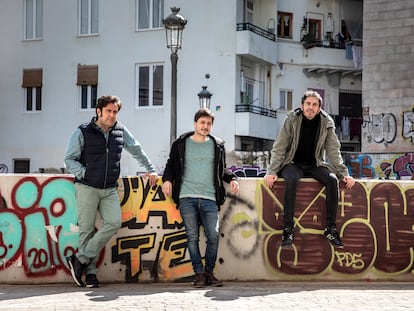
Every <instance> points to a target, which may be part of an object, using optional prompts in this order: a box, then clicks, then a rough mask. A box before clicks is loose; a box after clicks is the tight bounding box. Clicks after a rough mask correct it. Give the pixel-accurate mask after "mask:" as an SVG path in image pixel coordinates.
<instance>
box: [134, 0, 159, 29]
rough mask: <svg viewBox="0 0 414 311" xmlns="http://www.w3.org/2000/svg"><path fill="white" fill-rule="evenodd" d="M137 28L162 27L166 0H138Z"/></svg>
mask: <svg viewBox="0 0 414 311" xmlns="http://www.w3.org/2000/svg"><path fill="white" fill-rule="evenodd" d="M136 9H137V29H138V30H139V29H149V28H160V27H162V26H163V25H162V18H163V15H164V0H136Z"/></svg>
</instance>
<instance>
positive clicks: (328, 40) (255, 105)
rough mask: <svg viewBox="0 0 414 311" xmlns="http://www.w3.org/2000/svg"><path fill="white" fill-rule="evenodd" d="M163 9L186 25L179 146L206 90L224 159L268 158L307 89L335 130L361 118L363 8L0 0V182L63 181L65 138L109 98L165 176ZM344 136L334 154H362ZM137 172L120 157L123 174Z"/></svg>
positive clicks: (304, 2) (216, 0) (337, 0)
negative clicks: (23, 175)
mask: <svg viewBox="0 0 414 311" xmlns="http://www.w3.org/2000/svg"><path fill="white" fill-rule="evenodd" d="M171 7H179V8H180V12H179V13H180V14H181V15H182V16H184V17H185V18H186V19H187V21H188V22H187V24H186V26H185V29H184V31H183V46H182V49H181V50H179V51H178V68H177V136H178V135H180V134H181V133H183V132H186V131H190V130H192V129H193V116H194V113H195V111H196V110H197V109H198V108H199V104H198V97H197V94H198V92H200V91H201V89H202V86H207V87H208V88H207V89H208V90H209V91H210V92H211V93H213V96H212V98H211V107H210V108H211V109H212V110H213V112H214V113H215V116H216V119H215V123H214V127H213V134H215V135H217V136H220V137H222V138H223V139H224V140H225V141H226V149H227V151H228V152H229V153H231V152H233V151H235V153H233V154H237V152H239V151H240V152H261V151H267V150H270V148H271V145H272V143H273V140H274V138H275V137H276V135H277V133H278V130H279V128H280V126H281V124H282V122H283V119H284V117H285V115H286V113H287V112H288V111H289V110H291V109H292V108H295V107H298V106H299V104H300V98H301V96H302V94H303V92H304V91H305V90H307V89H315V90H319V91H320V92H321V95H322V96H323V98H324V108H325V110H327V111H328V112H329V113H331V114H332V115H333V116H335V117H336V120H337V121H338V125H340V124H341V123H340V122H341V121H343V119H344V117H347V118H350V119H355V120H359V119H360V118H361V93H362V67H361V66H362V65H361V63H362V61H361V60H362V52H361V50H362V48H358V47H360V46H361V42H362V31H361V29H362V1H359V0H333V1H331V0H321V1H317V0H295V1H283V0H225V1H223V0H210V1H203V0H192V1H189V0H174V1H172V0H122V1H119V0H101V1H99V0H72V1H65V0H18V1H16V0H1V1H0V18H1V20H2V24H3V27H1V29H0V39H1V45H0V94H1V98H2V101H1V104H0V105H1V108H2V109H1V113H0V127H1V132H2V133H3V134H2V135H1V139H0V172H2V173H7V172H8V173H16V172H38V171H44V170H47V169H50V168H54V169H57V170H62V171H63V157H64V154H65V150H66V145H67V142H68V140H69V137H70V135H71V133H72V131H73V130H74V129H75V128H76V127H77V126H79V125H80V124H81V123H84V122H88V121H90V120H91V118H92V117H93V116H94V114H95V111H94V105H95V103H96V98H97V97H99V96H102V95H109V94H112V95H117V96H119V97H120V98H121V100H122V102H123V107H122V110H121V111H120V113H119V116H118V117H119V120H120V121H121V122H122V123H124V124H125V125H126V126H127V127H128V128H129V130H130V131H131V132H132V133H133V134H134V135H135V137H136V138H137V139H138V140H139V141H140V143H141V144H142V145H143V148H144V150H145V151H146V152H147V154H148V155H149V157H150V158H151V160H152V161H153V162H154V164H155V165H156V168H157V170H158V172H160V173H161V172H162V171H163V169H164V166H165V163H166V160H167V158H168V153H169V149H170V113H171V110H170V107H171V61H170V51H169V50H168V49H167V47H166V39H165V29H164V27H163V24H162V19H163V18H165V17H166V16H168V15H169V14H170V13H171V10H170V8H171ZM351 13H352V14H351ZM344 25H346V26H347V27H344ZM344 30H348V31H349V33H350V35H351V38H345V37H346V36H345V31H344ZM342 36H343V37H344V39H343V40H342ZM304 38H306V39H307V40H306V42H305V40H303V39H304ZM347 39H350V40H347ZM346 40H347V41H346ZM350 42H352V49H350V48H349V47H350ZM305 45H306V46H305ZM351 52H353V54H352V57H350V55H349V53H351ZM345 121H348V119H345ZM343 128H344V130H345V133H342V132H340V133H339V134H340V136H341V138H342V139H343V142H344V144H343V146H344V148H345V149H344V150H351V149H352V150H355V151H357V150H360V148H361V146H360V136H358V134H359V133H356V132H354V133H353V135H352V133H349V132H347V131H346V129H347V128H346V126H344V127H343ZM359 135H360V134H359ZM346 148H348V149H346ZM240 163H242V162H240V161H239V159H237V156H234V157H231V156H230V157H228V165H232V164H236V165H237V164H240ZM141 170H142V169H141V168H139V167H138V166H137V163H136V162H135V160H133V159H132V158H131V157H129V156H128V155H127V153H125V154H124V156H123V160H122V171H121V173H122V175H135V174H137V173H139V172H141Z"/></svg>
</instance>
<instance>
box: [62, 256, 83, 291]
mask: <svg viewBox="0 0 414 311" xmlns="http://www.w3.org/2000/svg"><path fill="white" fill-rule="evenodd" d="M66 262H67V263H68V265H69V268H70V272H71V274H72V278H73V280H74V281H75V283H76V284H77V285H78V286H79V287H84V286H85V284H84V283H83V281H82V274H83V271H85V268H86V267H87V265H86V264H83V263H81V262H80V261H79V259H78V257H76V255H75V254H73V255H72V256H70V257H66Z"/></svg>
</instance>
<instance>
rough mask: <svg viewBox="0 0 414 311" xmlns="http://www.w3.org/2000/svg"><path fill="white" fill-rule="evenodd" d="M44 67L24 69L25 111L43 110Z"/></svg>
mask: <svg viewBox="0 0 414 311" xmlns="http://www.w3.org/2000/svg"><path fill="white" fill-rule="evenodd" d="M42 75H43V70H42V69H24V70H23V84H22V87H23V88H24V89H25V111H26V112H33V111H41V110H42Z"/></svg>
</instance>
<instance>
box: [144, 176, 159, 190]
mask: <svg viewBox="0 0 414 311" xmlns="http://www.w3.org/2000/svg"><path fill="white" fill-rule="evenodd" d="M144 176H145V177H147V178H148V179H149V184H150V186H151V187H152V186H154V185H156V184H157V181H158V174H157V173H156V172H153V173H145V175H144Z"/></svg>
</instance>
